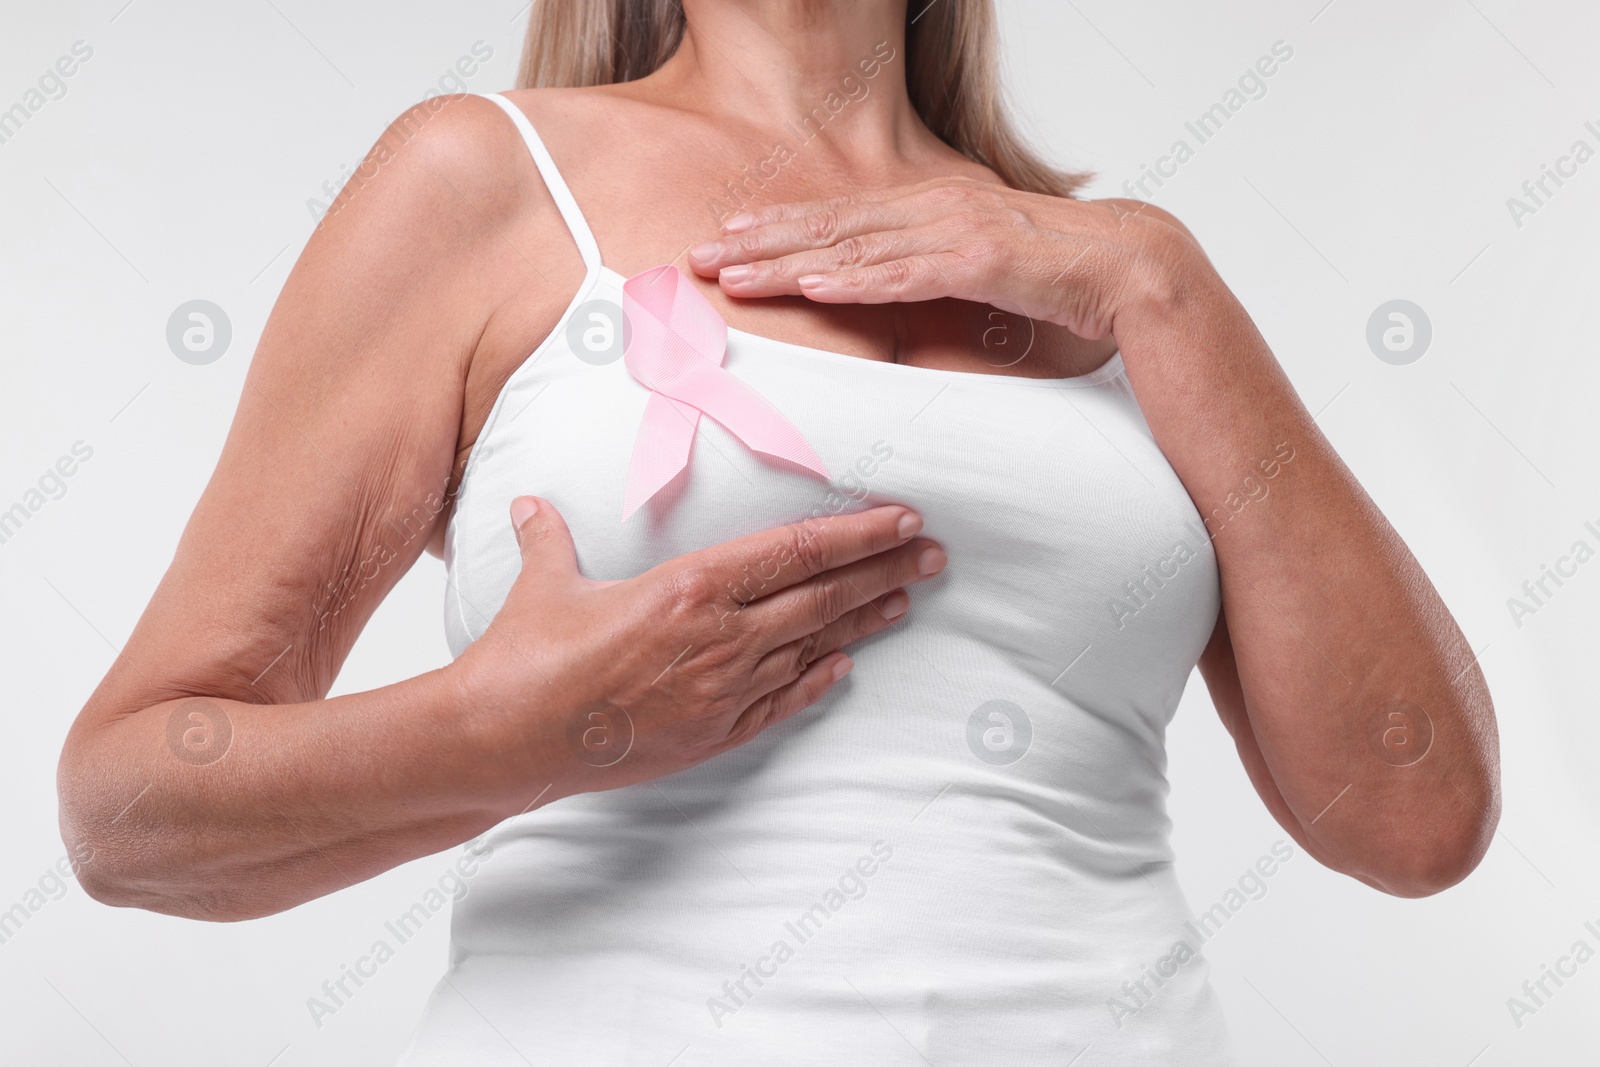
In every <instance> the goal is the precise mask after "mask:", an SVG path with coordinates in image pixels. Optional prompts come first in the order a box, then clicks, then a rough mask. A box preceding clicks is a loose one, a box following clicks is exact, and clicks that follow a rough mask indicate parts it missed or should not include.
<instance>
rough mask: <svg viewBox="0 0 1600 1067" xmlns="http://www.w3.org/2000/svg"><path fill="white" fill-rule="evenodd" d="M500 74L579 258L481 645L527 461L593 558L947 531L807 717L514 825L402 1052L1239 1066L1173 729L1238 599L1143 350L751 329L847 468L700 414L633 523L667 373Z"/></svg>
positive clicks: (499, 506) (502, 836) (487, 511)
mask: <svg viewBox="0 0 1600 1067" xmlns="http://www.w3.org/2000/svg"><path fill="white" fill-rule="evenodd" d="M488 99H491V100H494V101H495V103H497V104H499V105H500V106H501V107H502V108H504V109H505V111H506V113H507V114H508V115H509V116H510V117H511V118H512V120H513V121H515V123H516V124H517V126H518V128H519V129H520V130H521V132H522V134H523V136H524V137H525V138H526V140H527V143H528V148H529V150H530V151H531V152H532V154H533V158H534V160H535V161H536V162H537V164H538V167H539V170H540V172H541V174H542V175H543V178H544V181H545V183H546V185H547V186H548V187H549V190H550V192H551V194H552V195H553V196H554V198H555V202H556V204H557V205H558V206H559V207H560V209H561V213H562V216H563V217H564V218H565V220H566V222H567V224H568V225H569V227H570V228H571V230H572V233H573V237H574V238H575V240H576V241H577V244H578V247H579V249H580V250H581V251H582V253H583V259H584V262H585V264H586V265H587V272H586V275H585V277H584V280H583V284H582V286H581V287H580V289H579V290H578V292H577V293H576V294H575V295H574V296H573V298H572V303H571V305H570V306H569V307H568V309H567V311H566V312H565V313H564V314H563V316H562V319H561V322H560V323H559V325H557V327H556V328H555V330H554V332H553V333H552V334H551V335H550V336H549V337H548V338H546V339H545V341H544V342H543V343H542V344H541V345H540V346H539V347H538V348H537V349H536V350H535V351H534V352H533V353H532V354H531V355H530V356H529V357H528V359H527V361H526V362H525V363H523V364H522V366H521V367H520V368H518V370H517V371H516V372H515V373H514V374H513V375H512V376H511V378H510V380H509V381H508V382H507V383H506V385H505V387H504V389H503V390H502V391H501V393H500V396H499V398H498V400H497V402H496V404H495V406H494V408H493V411H492V412H491V414H490V415H489V419H488V422H487V424H486V425H485V427H484V429H483V433H482V435H481V436H480V437H479V439H478V441H477V444H476V445H475V446H474V448H473V451H472V455H471V457H470V461H469V465H468V471H467V474H466V476H465V479H464V481H463V484H462V486H461V490H460V494H459V496H458V498H457V503H456V510H455V512H454V515H453V516H452V519H451V521H450V526H449V531H448V547H447V555H446V562H447V566H448V569H449V591H448V594H447V602H446V624H447V629H448V634H449V639H450V645H451V649H452V652H453V653H454V654H456V655H459V654H460V653H461V651H462V650H463V649H465V648H466V647H467V645H468V644H470V643H471V642H472V641H473V640H475V639H477V638H478V637H479V636H480V635H481V634H482V633H483V632H484V630H485V629H486V626H487V623H488V621H489V620H490V618H492V616H493V615H494V613H495V612H496V611H497V610H498V608H499V606H500V604H501V603H502V601H503V600H504V598H505V596H506V592H507V590H508V589H509V588H510V586H511V585H512V583H513V582H514V581H515V579H516V577H517V574H518V571H519V563H520V560H519V556H518V551H517V545H516V541H515V538H514V536H513V533H512V529H511V524H510V520H509V519H508V517H507V513H506V508H507V505H508V504H509V502H510V500H511V499H512V498H513V497H514V496H517V495H520V494H524V493H532V494H536V495H539V496H542V497H545V498H547V499H549V500H550V501H551V502H552V503H553V504H555V506H556V507H557V508H558V509H560V511H561V514H562V515H563V516H564V517H565V518H566V521H567V523H568V525H569V526H570V527H571V530H572V535H573V540H574V541H575V542H576V545H577V551H578V561H579V565H580V566H581V568H582V570H583V572H584V573H585V574H586V575H588V576H589V577H591V578H597V579H610V578H623V577H628V576H632V575H635V574H638V573H640V572H642V571H644V570H646V569H648V568H650V567H652V566H655V565H656V564H658V563H661V562H663V561H664V560H667V559H670V558H672V557H674V556H677V555H680V554H682V553H685V552H689V551H693V550H695V549H700V548H704V547H706V546H708V545H712V544H716V543H719V542H722V541H726V540H728V539H730V538H734V537H739V536H741V535H744V534H748V533H752V532H754V531H758V530H762V529H766V528H769V527H772V526H776V525H779V524H782V523H787V522H792V521H795V520H798V519H801V518H804V517H806V516H809V515H827V514H834V513H838V512H841V511H847V510H856V509H861V508H865V507H868V506H873V505H876V504H880V503H900V504H906V505H909V506H911V507H913V508H915V509H916V510H917V511H918V512H920V513H921V514H922V516H923V517H924V519H925V522H926V526H925V529H924V533H925V534H926V536H929V537H932V538H934V539H936V540H938V541H939V542H940V543H942V544H943V545H944V547H945V548H946V550H947V551H948V553H949V560H950V562H949V566H948V567H947V568H946V570H945V571H944V572H943V573H942V574H941V575H939V576H938V577H937V578H935V579H933V580H931V581H928V582H925V583H922V584H918V585H914V586H912V587H911V589H910V595H911V610H910V613H909V614H908V616H907V617H906V618H905V619H904V620H903V621H902V622H900V623H898V624H897V625H896V626H894V627H893V628H891V629H889V630H888V631H886V632H884V633H881V634H878V635H875V636H874V637H872V638H869V639H867V640H866V641H863V642H861V643H860V644H857V645H855V646H852V647H851V648H850V650H849V651H850V654H851V655H852V657H854V659H855V661H856V666H855V669H854V671H853V672H852V673H851V674H850V675H849V676H847V677H846V678H845V679H844V680H843V681H842V682H840V683H838V684H837V685H836V686H835V687H834V689H833V690H832V691H831V692H830V693H829V694H828V695H827V696H826V697H825V698H824V699H822V700H821V701H820V702H818V703H817V704H816V705H814V706H812V707H810V708H808V709H806V710H805V711H803V712H801V713H800V714H799V715H797V716H795V717H794V718H793V719H790V720H789V721H787V722H785V723H783V724H781V725H779V726H777V727H775V728H773V729H770V730H768V731H766V732H765V733H763V734H761V735H760V736H759V737H757V738H756V739H755V740H754V741H752V742H750V743H749V744H747V745H745V746H743V747H742V748H739V749H736V750H734V751H732V752H729V753H726V754H724V755H722V756H719V757H717V758H715V759H713V760H710V761H709V762H707V763H704V764H702V765H700V766H698V767H695V768H693V769H691V770H688V771H684V772H682V773H679V774H675V775H672V776H669V777H667V778H663V779H660V780H657V781H654V782H649V783H645V784H642V785H637V786H632V787H628V788H624V789H617V790H612V791H608V792H602V793H592V794H584V795H579V796H573V797H568V798H564V799H562V800H559V801H557V802H555V803H552V804H550V805H549V806H547V807H541V808H538V809H536V810H534V811H531V812H529V813H527V814H525V815H521V816H518V817H516V818H513V819H508V820H506V821H505V822H503V823H501V824H500V825H499V826H497V827H495V828H494V829H493V830H492V831H490V832H489V833H488V834H487V835H486V836H485V837H484V838H483V839H482V841H481V842H480V843H478V844H477V845H475V846H474V852H475V854H476V855H475V857H474V862H473V863H472V864H470V866H471V867H472V868H473V871H474V873H473V874H472V875H471V877H469V878H466V879H464V880H463V881H464V884H465V886H466V889H465V891H464V894H462V895H460V896H459V898H458V899H457V900H456V902H455V905H454V919H453V927H452V941H451V955H450V967H449V971H448V973H447V975H446V977H445V978H444V979H443V980H442V981H441V982H440V983H439V985H438V987H437V988H436V990H435V992H434V994H433V996H432V998H431V1000H430V1002H429V1004H428V1007H427V1010H426V1013H425V1015H424V1017H423V1019H422V1021H421V1023H420V1024H419V1026H418V1028H417V1031H416V1032H415V1034H414V1036H413V1039H412V1042H411V1046H410V1048H409V1049H408V1051H407V1053H406V1054H405V1056H404V1058H403V1060H402V1063H403V1064H405V1065H407V1067H435V1065H437V1067H444V1065H451V1067H455V1065H459V1064H464V1063H471V1064H474V1065H475V1067H484V1065H499V1064H507V1065H519V1064H539V1065H541V1067H543V1065H545V1064H551V1065H577V1064H581V1065H586V1067H612V1065H617V1067H620V1065H624V1064H626V1065H640V1067H667V1065H669V1064H671V1065H673V1067H733V1065H736V1064H737V1065H740V1067H744V1065H748V1064H819V1065H828V1067H837V1065H845V1067H848V1065H853V1064H871V1065H874V1067H883V1065H890V1064H918V1063H923V1062H924V1061H925V1062H926V1063H929V1064H934V1065H936V1067H944V1065H946V1064H951V1065H961V1064H980V1063H981V1064H1005V1065H1008V1067H1011V1065H1031V1064H1052V1065H1055V1067H1065V1065H1067V1064H1078V1065H1080V1067H1093V1065H1108V1064H1109V1065H1129V1067H1132V1065H1138V1067H1151V1065H1153V1064H1173V1065H1177V1064H1182V1065H1183V1067H1212V1065H1222V1064H1229V1063H1231V1062H1232V1056H1231V1053H1230V1052H1229V1050H1228V1043H1227V1037H1226V1030H1225V1026H1224V1023H1223V1020H1222V1017H1221V1014H1220V1011H1219V1008H1218V1004H1217V1001H1216V998H1215V997H1214V995H1213V993H1212V992H1211V989H1210V986H1209V984H1208V981H1207V971H1206V964H1205V961H1204V959H1203V958H1202V957H1201V956H1199V954H1198V950H1199V949H1200V943H1199V939H1198V938H1197V936H1196V934H1195V932H1194V931H1193V929H1192V928H1191V927H1190V926H1189V925H1188V924H1189V921H1190V919H1191V916H1190V913H1189V909H1188V907H1187V905H1186V903H1185V901H1184V899H1183V896H1182V894H1181V892H1180V890H1179V888H1178V884H1177V881H1176V879H1175V877H1174V873H1173V868H1172V853H1171V850H1170V847H1169V843H1168V829H1169V824H1168V819H1167V816H1166V812H1165V798H1166V794H1167V782H1166V778H1165V765H1166V757H1165V751H1164V734H1165V728H1166V725H1167V723H1168V721H1169V720H1170V718H1171V716H1172V713H1173V711H1174V709H1175V708H1176V706H1177V703H1178V698H1179V696H1180V695H1181V694H1182V692H1183V688H1184V684H1185V682H1186V681H1187V679H1188V677H1189V675H1190V672H1191V670H1192V668H1193V667H1194V665H1195V662H1196V660H1197V658H1198V657H1199V654H1200V652H1201V650H1202V649H1203V648H1204V646H1205V644H1206V642H1207V640H1208V639H1209V637H1210V636H1211V632H1212V629H1213V628H1214V626H1215V624H1216V621H1217V614H1218V609H1219V605H1220V594H1219V589H1218V583H1217V571H1216V562H1215V557H1214V555H1213V553H1212V549H1211V544H1210V542H1209V540H1208V538H1207V537H1206V533H1205V529H1204V527H1203V526H1202V525H1201V523H1200V520H1199V516H1198V515H1197V513H1196V511H1195V509H1194V507H1193V505H1192V504H1191V502H1190V500H1189V497H1188V495H1187V494H1186V492H1185V491H1184V488H1183V486H1182V484H1181V483H1180V482H1179V480H1178V478H1177V476H1176V475H1175V474H1174V473H1173V471H1172V468H1171V467H1170V466H1169V465H1168V463H1167V461H1166V459H1165V458H1164V457H1163V455H1162V453H1161V450H1160V449H1159V448H1158V447H1157V446H1156V443H1155V441H1154V440H1153V439H1152V437H1151V434H1150V431H1149V429H1148V427H1147V426H1146V424H1145V421H1144V419H1143V418H1142V416H1141V414H1140V411H1139V407H1138V404H1137V403H1136V402H1135V400H1134V396H1133V393H1132V390H1131V389H1130V387H1129V385H1128V381H1127V377H1126V375H1125V373H1124V370H1123V367H1122V363H1121V357H1120V355H1118V356H1113V357H1112V359H1111V361H1110V362H1109V363H1107V364H1106V365H1105V366H1104V367H1102V368H1100V369H1099V370H1096V371H1095V372H1093V373H1091V374H1088V375H1083V376H1080V377H1076V378H1069V379H1057V380H1044V379H1029V378H1017V377H1008V376H1002V375H998V374H994V375H991V374H980V373H966V372H955V371H946V370H937V369H929V368H923V367H913V366H906V365H901V364H894V363H884V362H875V361H872V360H867V359H861V358H857V357H853V356H848V355H844V354H841V353H835V352H825V351H821V350H818V349H813V348H807V347H804V346H801V345H795V344H788V343H783V342H778V341H773V340H770V339H767V338H763V337H758V336H755V335H753V334H749V333H745V332H742V331H739V330H735V329H729V331H728V351H727V358H726V362H725V364H724V366H725V367H726V368H727V370H728V371H729V372H730V373H732V374H734V375H736V376H737V377H739V378H740V379H742V380H743V381H744V382H746V383H747V384H749V385H751V386H753V387H754V389H755V390H756V391H757V392H759V393H760V394H761V395H762V396H763V397H765V398H766V399H767V400H768V401H770V402H771V403H772V405H773V406H775V407H776V408H777V409H778V410H779V411H781V412H782V413H783V415H784V416H785V417H786V418H787V419H788V420H789V421H790V422H791V423H792V424H793V425H794V426H796V427H797V428H798V429H799V430H800V431H801V433H802V434H803V435H804V436H805V439H806V440H807V441H808V442H809V443H810V444H811V446H812V447H813V448H814V449H815V450H816V452H817V453H818V455H819V456H820V457H821V458H822V459H823V461H824V462H825V464H826V466H827V469H828V471H829V472H831V474H832V476H833V481H832V484H831V485H830V484H827V483H825V482H824V481H823V480H822V479H821V478H819V477H817V476H815V475H813V474H811V473H809V472H806V471H803V470H800V469H798V468H794V467H780V466H779V465H777V464H774V463H773V462H771V461H768V460H765V459H763V458H762V457H761V456H759V455H758V454H756V453H753V452H752V451H751V450H749V449H748V448H746V447H745V446H744V445H743V444H742V443H741V442H740V441H739V440H738V439H737V438H735V437H734V436H732V435H731V434H730V433H728V432H727V431H726V430H724V428H723V427H722V426H720V425H719V424H717V423H716V422H715V420H713V419H711V418H709V417H706V418H702V419H701V421H700V426H699V431H698V435H697V436H696V438H695V443H694V446H693V452H692V455H691V457H690V461H689V465H688V467H687V469H686V470H685V472H684V473H683V474H682V475H681V476H680V477H679V478H678V479H677V480H676V481H675V482H674V483H672V485H670V486H669V487H668V489H667V490H666V491H664V492H663V493H661V494H659V495H658V496H657V497H656V498H655V499H653V500H651V501H650V502H649V503H648V504H647V505H646V506H645V507H643V508H641V509H640V510H639V511H638V512H637V513H635V514H634V515H633V516H632V517H631V518H629V519H628V521H626V522H622V521H619V520H620V515H621V512H622V498H623V490H624V486H625V483H626V480H627V473H628V468H629V461H630V457H631V452H632V448H633V443H634V437H635V435H636V433H637V431H638V427H639V422H640V418H641V415H642V413H643V411H644V406H645V402H646V399H647V397H648V395H649V393H648V391H647V389H646V388H645V387H644V386H642V385H640V384H639V383H638V382H637V381H635V380H634V378H633V377H632V376H631V375H630V373H629V372H628V369H627V367H626V365H625V363H624V362H623V360H622V359H620V358H616V357H617V356H618V355H619V354H620V352H621V348H620V338H617V337H613V336H611V334H612V332H613V331H612V328H611V327H614V326H615V324H616V323H617V322H619V321H620V308H621V304H622V295H623V294H622V283H623V281H624V279H623V277H622V276H621V275H619V274H618V273H617V272H615V271H613V270H611V269H609V268H607V267H606V266H604V265H603V264H602V263H601V262H600V253H599V249H598V246H597V245H596V243H595V240H594V236H593V234H592V233H591V232H590V230H589V227H588V225H587V223H586V222H585V221H584V218H583V215H582V213H581V212H580V211H579V209H578V206H577V203H576V202H575V201H574V200H573V197H572V194H571V193H570V191H569V190H568V189H567V186H566V184H565V183H564V182H563V181H562V179H561V176H560V175H559V173H558V172H557V170H556V167H555V165H554V163H553V162H552V160H551V158H550V155H549V153H548V152H547V151H546V149H545V147H544V145H543V144H542V143H541V142H540V140H539V137H538V135H537V134H536V133H535V132H534V130H533V128H532V126H531V125H530V124H529V122H528V120H527V118H526V117H525V116H524V115H523V113H522V111H521V110H520V109H519V108H517V107H516V106H515V105H513V104H511V103H509V102H508V101H506V100H505V99H504V98H502V97H499V96H490V97H488ZM597 316H598V317H597ZM1085 1050H1088V1051H1087V1052H1086V1051H1085ZM1080 1056H1081V1057H1082V1059H1078V1058H1077V1057H1080Z"/></svg>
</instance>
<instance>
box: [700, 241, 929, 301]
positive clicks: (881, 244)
mask: <svg viewBox="0 0 1600 1067" xmlns="http://www.w3.org/2000/svg"><path fill="white" fill-rule="evenodd" d="M949 248H950V234H949V231H948V230H943V231H940V230H938V229H935V228H933V227H917V228H915V229H900V230H871V231H868V232H866V233H862V234H858V235H855V236H852V237H846V238H843V239H842V240H840V241H839V243H837V244H834V245H829V246H828V247H826V248H817V249H813V250H811V251H806V252H796V253H794V254H793V255H779V256H778V257H776V258H772V259H763V260H758V261H755V262H752V263H739V264H735V265H733V266H731V267H725V268H724V269H723V270H722V272H721V273H720V274H719V275H718V276H717V280H718V281H719V282H721V284H722V291H723V292H725V293H727V294H728V295H729V296H738V297H745V298H753V297H762V296H797V295H800V294H801V292H802V290H801V287H800V279H801V278H804V277H806V276H807V275H812V274H833V273H837V272H839V271H846V270H854V269H856V268H858V267H870V266H874V265H876V264H879V263H888V262H890V261H892V260H896V259H912V258H915V257H918V256H926V255H933V254H936V253H938V252H943V251H947V250H949Z"/></svg>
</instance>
